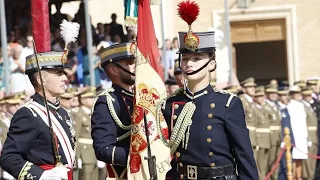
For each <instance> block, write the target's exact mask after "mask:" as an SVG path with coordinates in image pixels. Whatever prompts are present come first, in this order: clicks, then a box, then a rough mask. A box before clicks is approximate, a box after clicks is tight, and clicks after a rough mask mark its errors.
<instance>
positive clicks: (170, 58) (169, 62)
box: [162, 39, 176, 77]
mask: <svg viewBox="0 0 320 180" xmlns="http://www.w3.org/2000/svg"><path fill="white" fill-rule="evenodd" d="M165 47H166V54H165V59H164V61H163V59H162V61H163V65H166V66H167V67H166V68H167V69H168V73H169V77H174V73H173V72H174V60H175V59H176V58H175V57H176V54H175V53H174V52H173V51H172V50H171V42H170V40H169V39H166V41H165ZM165 62H166V64H165ZM164 67H165V66H164Z"/></svg>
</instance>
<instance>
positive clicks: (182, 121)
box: [156, 90, 196, 154]
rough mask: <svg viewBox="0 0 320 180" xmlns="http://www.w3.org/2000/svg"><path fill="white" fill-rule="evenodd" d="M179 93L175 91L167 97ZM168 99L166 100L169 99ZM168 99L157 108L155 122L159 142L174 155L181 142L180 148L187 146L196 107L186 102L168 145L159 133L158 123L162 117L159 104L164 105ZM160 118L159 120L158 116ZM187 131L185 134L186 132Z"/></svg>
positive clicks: (160, 132)
mask: <svg viewBox="0 0 320 180" xmlns="http://www.w3.org/2000/svg"><path fill="white" fill-rule="evenodd" d="M180 92H181V90H180V91H176V92H175V93H174V94H173V95H171V96H169V97H172V96H175V95H177V94H178V93H180ZM169 97H168V98H169ZM168 98H166V99H164V100H162V101H161V103H160V104H159V105H158V106H157V111H156V121H157V130H158V133H159V135H160V138H161V140H162V141H163V142H164V144H165V145H166V146H168V147H170V149H171V154H174V152H175V151H176V150H177V148H178V147H179V145H180V143H181V141H182V147H183V148H185V149H187V146H188V141H189V136H190V126H191V124H192V116H193V113H194V111H195V109H196V105H195V104H194V103H193V102H187V103H186V104H185V106H184V107H183V109H182V111H181V113H180V115H179V117H178V119H177V123H176V124H175V126H174V129H173V132H172V135H171V137H170V141H169V143H168V142H167V140H166V139H165V138H164V137H163V133H162V131H161V126H160V123H161V121H163V119H164V118H163V116H162V115H161V114H160V108H159V107H161V104H162V103H164V102H165V101H166V100H167V99H168ZM159 114H160V116H161V118H160V116H159ZM186 131H187V132H186Z"/></svg>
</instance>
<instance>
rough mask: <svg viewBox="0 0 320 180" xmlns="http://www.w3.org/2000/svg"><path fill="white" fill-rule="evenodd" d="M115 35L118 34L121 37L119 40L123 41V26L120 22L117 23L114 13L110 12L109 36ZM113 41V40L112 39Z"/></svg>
mask: <svg viewBox="0 0 320 180" xmlns="http://www.w3.org/2000/svg"><path fill="white" fill-rule="evenodd" d="M115 35H118V36H119V38H120V39H121V41H120V42H122V41H125V39H124V38H125V37H124V33H123V27H122V25H121V24H118V23H117V15H116V14H115V13H113V14H111V23H110V36H111V37H112V38H114V36H115ZM113 42H114V41H113Z"/></svg>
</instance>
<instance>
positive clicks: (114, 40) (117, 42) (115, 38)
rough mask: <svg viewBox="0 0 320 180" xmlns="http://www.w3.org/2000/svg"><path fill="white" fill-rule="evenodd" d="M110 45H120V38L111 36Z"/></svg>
mask: <svg viewBox="0 0 320 180" xmlns="http://www.w3.org/2000/svg"><path fill="white" fill-rule="evenodd" d="M112 43H113V44H120V43H121V37H120V36H119V35H117V34H116V35H113V36H112Z"/></svg>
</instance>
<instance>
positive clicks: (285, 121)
mask: <svg viewBox="0 0 320 180" xmlns="http://www.w3.org/2000/svg"><path fill="white" fill-rule="evenodd" d="M281 116H282V119H281V141H283V138H284V128H286V127H287V128H289V130H290V138H291V143H292V144H294V137H293V133H292V128H291V121H290V115H289V112H288V109H287V108H284V109H281ZM279 148H280V147H279ZM278 179H279V180H286V179H287V162H286V154H285V153H284V154H283V155H282V157H281V161H280V167H279V176H278Z"/></svg>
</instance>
